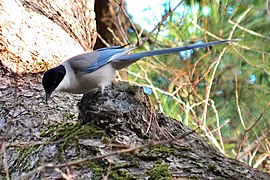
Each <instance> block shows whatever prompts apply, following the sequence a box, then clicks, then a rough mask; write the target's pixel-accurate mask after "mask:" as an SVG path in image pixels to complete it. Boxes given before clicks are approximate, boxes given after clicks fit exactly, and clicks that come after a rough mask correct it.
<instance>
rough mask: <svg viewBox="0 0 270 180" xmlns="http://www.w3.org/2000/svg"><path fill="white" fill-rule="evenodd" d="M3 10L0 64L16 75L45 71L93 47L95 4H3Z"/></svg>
mask: <svg viewBox="0 0 270 180" xmlns="http://www.w3.org/2000/svg"><path fill="white" fill-rule="evenodd" d="M0 7H1V10H0V16H1V21H0V43H1V49H0V50H1V52H0V54H1V56H0V62H1V64H2V65H4V66H5V67H6V68H8V69H9V70H12V71H13V72H16V73H25V72H26V73H27V72H40V71H44V70H46V69H47V68H48V67H51V66H55V65H56V64H59V63H60V62H62V61H63V60H66V59H67V58H68V57H71V56H74V55H76V54H79V53H82V52H84V51H89V50H91V49H92V48H93V46H94V43H95V39H96V24H95V13H94V0H92V1H89V0H75V1H73V0H72V1H71V0H69V1H51V0H31V1H29V0H18V1H15V0H0Z"/></svg>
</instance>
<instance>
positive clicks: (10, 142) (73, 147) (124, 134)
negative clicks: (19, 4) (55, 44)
mask: <svg viewBox="0 0 270 180" xmlns="http://www.w3.org/2000/svg"><path fill="white" fill-rule="evenodd" d="M40 80H41V77H40V75H38V74H35V75H33V74H25V75H23V76H21V77H17V76H14V75H12V74H10V73H9V72H7V71H5V70H3V69H2V68H1V67H0V142H1V143H0V146H1V150H0V179H7V176H10V177H11V179H15V178H18V179H22V175H23V174H24V175H26V176H27V178H26V179H41V178H45V179H46V178H49V179H57V178H63V177H62V176H61V173H60V172H59V171H56V169H54V168H43V169H40V170H39V169H38V167H42V166H43V165H44V164H47V163H50V164H53V165H59V164H61V163H67V162H71V161H75V160H78V159H81V158H87V157H95V156H97V155H104V154H107V153H111V152H113V151H115V150H122V149H124V150H125V149H127V148H130V147H135V146H138V145H142V144H146V143H148V142H149V141H153V140H154V141H157V140H162V139H167V138H171V137H172V136H175V137H177V136H179V135H182V134H183V133H185V132H189V131H190V129H189V128H187V127H186V126H184V125H183V124H182V123H180V122H176V121H175V120H173V119H169V118H167V117H165V116H164V115H163V114H159V113H156V112H155V111H153V110H152V109H151V106H149V101H148V97H147V96H146V95H144V94H143V91H142V89H141V88H139V87H130V86H129V85H128V84H119V85H116V86H113V88H108V89H106V90H105V93H104V95H102V94H101V93H100V92H99V91H94V92H92V93H90V94H87V95H85V96H84V97H83V99H82V100H81V102H80V103H79V109H80V116H81V118H79V119H80V121H78V117H77V112H78V111H77V108H76V101H77V100H78V99H79V98H80V97H79V96H72V95H70V94H63V93H55V94H53V96H52V100H51V101H49V104H46V103H45V102H44V91H43V88H42V86H41V84H40ZM60 170H61V171H62V172H63V173H64V174H69V175H72V176H73V178H74V179H101V178H102V177H103V176H104V175H108V177H109V179H121V178H122V179H142V178H147V177H148V178H150V179H171V178H173V177H175V178H177V177H179V178H191V179H269V178H270V176H269V174H267V173H264V172H261V171H259V170H256V169H253V168H252V167H249V166H248V165H246V164H243V163H240V162H238V161H236V160H234V159H230V158H227V157H224V156H223V155H221V154H220V153H218V152H216V150H215V149H214V148H212V147H211V146H210V145H208V143H207V142H205V141H204V140H203V139H202V138H201V137H200V136H198V135H197V134H196V133H193V134H191V135H189V136H186V137H184V138H181V139H179V140H177V141H174V142H173V143H171V144H164V145H159V146H148V147H147V148H145V149H140V150H136V151H133V152H132V153H122V154H118V155H114V156H111V157H107V158H99V159H98V160H95V161H87V162H85V163H77V165H73V166H69V167H68V166H64V167H62V168H61V169H60ZM31 171H34V173H30V174H28V173H29V172H31ZM23 177H25V176H23Z"/></svg>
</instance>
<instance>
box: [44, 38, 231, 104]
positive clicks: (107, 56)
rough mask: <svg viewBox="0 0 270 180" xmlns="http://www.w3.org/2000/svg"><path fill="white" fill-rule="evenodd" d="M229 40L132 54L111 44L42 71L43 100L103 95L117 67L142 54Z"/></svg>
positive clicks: (123, 66)
mask: <svg viewBox="0 0 270 180" xmlns="http://www.w3.org/2000/svg"><path fill="white" fill-rule="evenodd" d="M232 41H236V39H231V40H221V41H213V42H207V43H197V44H191V45H187V46H179V47H173V48H165V49H160V50H151V51H145V52H139V53H133V54H130V52H131V51H132V50H134V49H135V48H133V47H129V48H127V47H125V46H112V47H105V48H100V49H97V50H95V51H92V52H87V53H83V54H79V55H77V56H74V57H71V58H70V59H67V60H66V61H64V62H63V63H62V64H60V65H59V66H57V67H54V68H52V69H49V70H47V71H46V72H45V73H44V75H43V78H42V85H43V88H44V90H45V93H46V95H45V101H46V103H47V102H48V100H49V98H50V96H51V94H52V93H53V92H54V91H60V92H67V93H72V94H86V93H88V92H91V91H93V90H94V89H96V88H99V89H100V90H101V92H102V94H103V92H104V89H105V87H106V86H108V85H110V84H111V83H112V81H113V80H114V76H115V72H116V71H117V70H120V69H123V68H126V67H128V66H129V65H131V64H132V63H134V62H136V61H138V60H139V59H141V58H144V57H148V56H156V55H163V54H169V53H179V52H180V51H186V50H191V49H195V48H201V47H208V46H214V45H218V44H224V43H230V42H232Z"/></svg>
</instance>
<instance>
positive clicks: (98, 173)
mask: <svg viewBox="0 0 270 180" xmlns="http://www.w3.org/2000/svg"><path fill="white" fill-rule="evenodd" d="M87 166H88V168H89V169H90V170H91V171H92V172H93V177H92V178H93V179H102V175H103V173H104V167H103V166H102V165H101V163H100V162H98V161H90V162H88V164H87Z"/></svg>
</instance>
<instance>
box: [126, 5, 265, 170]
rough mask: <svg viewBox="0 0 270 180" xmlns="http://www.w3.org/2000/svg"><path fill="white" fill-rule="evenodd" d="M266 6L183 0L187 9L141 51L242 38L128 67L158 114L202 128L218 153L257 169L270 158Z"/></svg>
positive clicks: (164, 26)
mask: <svg viewBox="0 0 270 180" xmlns="http://www.w3.org/2000/svg"><path fill="white" fill-rule="evenodd" d="M164 7H167V6H164ZM266 8H267V7H266V4H265V1H256V0H242V1H234V0H224V1H213V0H200V1H199V0H197V1H195V0H189V1H185V4H184V5H183V9H184V11H183V12H181V13H179V12H173V13H172V14H171V16H170V17H169V18H168V19H167V21H165V23H163V25H162V26H161V27H160V28H158V30H157V31H156V32H155V34H154V35H153V39H155V40H156V44H154V45H153V44H151V45H150V44H145V45H144V48H145V50H150V49H158V48H164V47H173V46H180V45H186V44H190V43H194V42H205V41H214V40H219V39H234V38H241V40H240V41H239V42H237V43H235V44H233V45H232V44H230V45H218V46H215V47H211V48H201V49H199V50H193V51H189V52H186V53H180V54H178V55H166V56H159V57H155V58H151V59H150V58H148V59H145V60H144V61H138V63H136V64H135V65H133V66H131V67H130V68H129V70H128V73H129V76H128V79H129V81H132V82H134V83H138V84H143V85H146V86H147V87H149V88H152V91H153V94H152V95H151V100H152V101H153V102H155V103H154V104H155V105H156V107H158V108H159V109H160V111H163V112H165V113H166V114H167V115H169V116H171V117H174V118H175V119H178V120H180V121H182V122H183V123H185V124H186V125H189V126H190V127H197V126H198V125H199V126H201V127H202V132H203V135H205V136H206V137H208V138H209V141H210V142H212V143H213V145H215V146H216V147H217V148H218V149H219V150H220V151H221V152H223V153H224V154H227V155H229V156H231V157H235V158H238V159H241V160H242V161H245V162H246V163H249V164H250V165H254V166H257V162H259V161H260V160H262V159H261V157H262V156H263V155H265V154H267V153H268V154H269V140H270V139H269V127H270V120H269V119H270V113H269V110H268V103H269V102H270V100H269V98H268V97H269V95H270V94H269V93H270V91H269V84H270V83H269V80H270V76H269V75H270V66H269V63H270V61H269V60H270V59H269V55H270V46H268V43H269V40H270V31H269V25H270V18H269V14H268V13H267V10H266ZM165 12H167V11H165ZM161 32H162V33H161ZM164 32H165V33H164ZM141 50H142V49H140V51H141ZM267 149H268V150H267ZM253 154H255V155H254V156H253ZM261 162H262V161H261ZM264 162H267V161H264ZM268 162H269V160H268ZM259 164H260V163H259Z"/></svg>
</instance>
